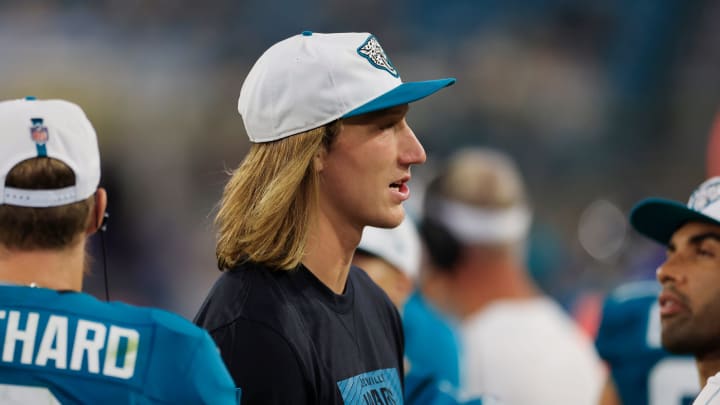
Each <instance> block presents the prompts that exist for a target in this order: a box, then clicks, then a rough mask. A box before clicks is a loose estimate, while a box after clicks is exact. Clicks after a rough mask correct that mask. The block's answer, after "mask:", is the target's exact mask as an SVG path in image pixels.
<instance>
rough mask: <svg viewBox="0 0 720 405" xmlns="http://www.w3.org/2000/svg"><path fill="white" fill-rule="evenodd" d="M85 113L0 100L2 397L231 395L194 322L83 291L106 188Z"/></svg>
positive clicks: (206, 399)
mask: <svg viewBox="0 0 720 405" xmlns="http://www.w3.org/2000/svg"><path fill="white" fill-rule="evenodd" d="M99 182H100V153H99V150H98V144H97V137H96V135H95V130H94V129H93V127H92V125H91V124H90V122H89V120H88V119H87V117H86V116H85V113H84V112H83V111H82V110H81V109H80V107H78V106H77V105H75V104H72V103H69V102H67V101H63V100H35V99H34V98H30V97H29V98H27V99H25V100H12V101H3V102H0V347H1V348H2V360H0V402H1V403H3V404H60V403H63V404H69V403H72V404H103V403H108V404H110V403H112V404H138V403H143V404H169V403H194V404H235V403H237V397H236V390H235V386H234V384H233V381H232V379H231V378H230V374H229V373H228V371H227V369H226V368H225V366H224V365H223V362H222V359H221V358H220V355H219V354H218V351H217V347H216V346H215V344H214V342H213V341H212V339H211V338H210V336H209V335H208V334H207V332H205V331H204V330H202V329H200V328H198V327H196V326H195V325H193V324H191V323H190V322H188V321H187V320H185V319H183V318H181V317H180V316H178V315H174V314H171V313H168V312H165V311H162V310H158V309H150V308H140V307H133V306H130V305H125V304H122V303H107V302H101V301H98V300H97V299H95V298H94V297H92V296H90V295H87V294H83V293H81V292H80V291H81V290H82V287H83V278H84V275H85V273H86V270H87V267H88V264H89V260H90V258H89V257H88V256H87V253H86V245H87V242H88V238H89V237H90V235H92V234H94V233H96V232H98V231H102V230H101V227H103V226H104V225H103V219H104V217H105V208H106V205H107V193H106V192H105V189H103V188H99V187H98V185H99Z"/></svg>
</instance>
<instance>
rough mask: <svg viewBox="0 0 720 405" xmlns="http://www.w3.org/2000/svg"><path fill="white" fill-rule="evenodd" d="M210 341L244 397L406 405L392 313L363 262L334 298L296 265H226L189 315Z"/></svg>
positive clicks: (267, 401) (395, 318) (397, 320)
mask: <svg viewBox="0 0 720 405" xmlns="http://www.w3.org/2000/svg"><path fill="white" fill-rule="evenodd" d="M195 323H196V324H198V325H199V326H201V327H204V328H205V329H207V330H208V331H209V332H210V335H211V336H212V337H213V339H215V342H216V343H217V345H218V347H219V348H220V352H221V354H222V357H223V360H224V361H225V364H226V365H227V367H228V369H229V370H230V374H231V375H232V377H233V379H234V380H235V383H236V384H237V386H238V387H240V389H241V390H242V403H243V404H260V403H262V404H313V405H316V404H323V405H325V404H328V405H330V404H381V405H391V404H393V405H394V404H402V402H403V400H402V392H403V391H402V390H403V387H402V383H403V379H402V378H403V362H402V356H403V354H402V353H403V349H404V348H403V335H402V327H401V323H400V317H399V315H398V313H397V310H396V309H395V307H394V306H393V304H392V303H391V302H390V300H389V299H388V298H387V296H386V295H385V293H384V292H383V291H382V290H381V289H380V288H379V287H377V286H376V285H375V284H374V283H373V282H372V280H370V278H369V277H368V276H367V275H366V274H365V272H363V271H362V270H360V269H357V268H354V267H353V268H351V269H350V273H349V276H348V280H347V284H346V286H345V292H344V294H342V295H337V294H335V293H334V292H333V291H331V290H330V289H329V288H328V287H327V286H325V285H324V284H323V283H322V282H321V281H320V280H318V279H317V278H316V277H315V276H314V275H313V274H312V273H311V272H310V271H309V270H307V269H306V268H305V267H304V266H302V265H300V266H299V267H298V268H297V269H295V270H292V271H277V270H271V269H270V268H268V267H265V266H263V265H259V264H255V263H245V264H242V265H239V266H238V267H236V268H235V269H233V270H231V271H228V272H225V273H224V274H223V275H222V276H220V278H219V279H218V281H217V282H216V283H215V286H214V287H213V288H212V290H211V291H210V294H209V295H208V297H207V299H206V300H205V302H204V303H203V305H202V307H201V308H200V312H199V313H198V315H197V316H196V318H195Z"/></svg>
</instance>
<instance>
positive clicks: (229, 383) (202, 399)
mask: <svg viewBox="0 0 720 405" xmlns="http://www.w3.org/2000/svg"><path fill="white" fill-rule="evenodd" d="M188 376H189V377H190V378H189V379H190V383H191V384H192V396H193V397H194V398H195V401H193V403H198V404H212V405H226V404H227V405H237V404H239V403H240V395H241V392H240V390H239V389H236V388H235V383H234V382H233V380H232V378H231V377H230V373H228V370H227V368H226V367H225V364H224V363H223V361H222V358H221V357H220V351H219V350H218V348H217V346H216V345H215V342H214V341H213V340H212V338H210V336H209V335H208V334H207V333H205V332H204V333H203V334H202V338H201V340H200V342H199V344H198V347H197V350H196V351H195V354H194V355H193V359H192V361H191V362H190V370H188Z"/></svg>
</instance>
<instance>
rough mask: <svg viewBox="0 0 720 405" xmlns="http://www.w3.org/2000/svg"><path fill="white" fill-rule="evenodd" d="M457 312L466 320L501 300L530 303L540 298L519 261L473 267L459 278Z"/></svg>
mask: <svg viewBox="0 0 720 405" xmlns="http://www.w3.org/2000/svg"><path fill="white" fill-rule="evenodd" d="M454 281H455V282H454V283H453V284H454V290H455V291H456V293H455V296H456V299H455V301H456V304H455V307H456V311H457V312H458V315H459V317H460V318H462V319H464V318H467V317H470V316H472V315H473V314H476V313H478V312H480V311H482V310H483V309H484V308H485V307H487V306H488V305H490V304H492V303H494V302H496V301H501V300H516V301H519V300H527V299H533V298H535V297H537V296H538V290H537V288H536V286H535V284H534V283H533V282H532V280H531V279H530V277H529V275H528V274H527V271H526V269H525V268H524V267H523V266H522V265H520V264H518V263H517V262H516V261H515V260H512V259H509V260H500V261H496V262H490V263H485V264H484V265H483V264H478V263H474V264H470V265H469V266H467V268H462V269H459V271H458V274H456V275H455V280H454Z"/></svg>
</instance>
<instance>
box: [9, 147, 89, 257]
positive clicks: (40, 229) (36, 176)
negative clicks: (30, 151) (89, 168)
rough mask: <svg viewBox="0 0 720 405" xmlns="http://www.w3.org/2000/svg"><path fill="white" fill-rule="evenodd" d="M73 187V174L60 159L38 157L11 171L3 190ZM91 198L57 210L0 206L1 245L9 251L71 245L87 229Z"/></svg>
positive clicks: (58, 247)
mask: <svg viewBox="0 0 720 405" xmlns="http://www.w3.org/2000/svg"><path fill="white" fill-rule="evenodd" d="M73 185H75V173H74V172H73V170H72V169H71V168H70V167H69V166H68V165H66V164H65V163H63V162H62V161H60V160H57V159H53V158H48V157H37V158H31V159H27V160H24V161H22V162H20V163H18V164H17V165H15V167H13V168H12V170H10V172H9V173H8V175H7V177H6V179H5V186H6V187H14V188H22V189H27V190H42V189H57V188H64V187H70V186H73ZM94 205H95V198H94V195H93V196H91V197H89V198H87V199H85V200H82V201H79V202H76V203H72V204H67V205H63V206H59V207H47V208H34V207H19V206H13V205H7V204H0V245H3V246H4V247H5V248H7V249H10V250H59V249H63V248H65V247H68V246H70V245H71V244H73V243H74V242H75V241H76V240H77V237H78V236H79V235H80V234H81V233H82V232H84V231H85V230H86V229H87V227H88V226H89V221H90V215H89V213H90V211H91V210H92V209H93V207H94Z"/></svg>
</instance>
